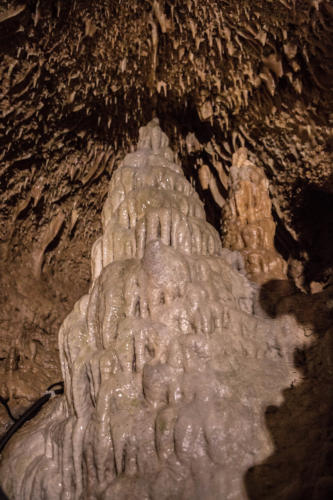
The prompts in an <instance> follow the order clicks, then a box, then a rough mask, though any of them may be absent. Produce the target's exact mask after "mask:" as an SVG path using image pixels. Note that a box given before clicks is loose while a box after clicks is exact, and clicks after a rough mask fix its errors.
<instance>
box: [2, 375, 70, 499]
mask: <svg viewBox="0 0 333 500" xmlns="http://www.w3.org/2000/svg"><path fill="white" fill-rule="evenodd" d="M57 386H58V389H54V387H57ZM63 392H64V383H63V382H57V383H55V384H52V385H50V386H49V387H48V388H47V390H46V392H45V394H44V396H42V397H41V398H39V399H37V401H35V402H34V403H33V404H32V405H31V406H30V407H29V408H28V409H27V410H26V411H25V412H24V413H23V415H21V416H20V418H18V419H17V420H16V421H15V423H14V424H13V425H12V426H11V427H10V428H9V429H8V431H7V432H6V433H5V434H4V435H3V436H2V437H1V438H0V453H1V452H2V450H3V449H4V447H5V446H6V444H7V442H8V441H9V440H10V438H11V437H12V436H13V435H14V434H15V432H16V431H18V430H19V429H20V427H22V425H23V424H25V422H27V421H28V420H31V419H32V418H33V417H34V416H35V415H37V413H38V412H39V410H40V409H41V408H42V406H43V405H44V404H45V403H46V402H47V401H48V400H49V399H50V397H51V396H54V395H56V394H63ZM6 404H7V403H6ZM8 409H9V408H8ZM9 411H10V410H9ZM0 493H1V492H0ZM0 498H1V497H0Z"/></svg>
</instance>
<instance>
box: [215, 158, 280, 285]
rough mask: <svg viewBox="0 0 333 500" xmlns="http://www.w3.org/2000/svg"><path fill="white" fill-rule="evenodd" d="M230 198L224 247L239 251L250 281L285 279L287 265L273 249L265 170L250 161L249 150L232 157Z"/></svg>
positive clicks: (226, 210)
mask: <svg viewBox="0 0 333 500" xmlns="http://www.w3.org/2000/svg"><path fill="white" fill-rule="evenodd" d="M228 194H229V196H228V200H227V203H226V204H225V205H224V207H223V219H222V231H223V235H224V237H223V243H224V245H225V246H226V247H228V248H230V249H231V250H237V251H239V252H240V253H241V254H242V256H243V258H244V263H245V269H246V272H247V276H248V277H249V279H251V280H252V281H254V282H256V283H265V282H267V281H269V280H271V279H285V278H286V263H285V262H284V260H283V259H282V257H281V256H280V255H279V254H278V253H277V251H276V250H275V247H274V236H275V223H274V220H273V216H272V204H271V200H270V198H269V192H268V180H267V178H266V176H265V173H264V172H263V170H262V169H260V168H258V167H256V166H255V165H254V164H253V163H252V162H250V161H249V160H248V159H247V149H246V148H239V149H238V151H237V152H236V153H234V155H233V162H232V167H231V169H230V178H229V193H228Z"/></svg>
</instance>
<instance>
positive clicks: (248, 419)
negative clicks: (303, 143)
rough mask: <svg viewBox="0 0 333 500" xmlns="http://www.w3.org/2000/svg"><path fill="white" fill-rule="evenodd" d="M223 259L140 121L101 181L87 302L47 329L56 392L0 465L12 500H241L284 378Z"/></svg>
mask: <svg viewBox="0 0 333 500" xmlns="http://www.w3.org/2000/svg"><path fill="white" fill-rule="evenodd" d="M263 182H264V181H263ZM246 186H247V185H246ZM244 189H245V186H244ZM241 200H243V199H242V198H241ZM264 201H265V200H264ZM251 206H252V205H251ZM258 208H260V209H261V208H262V206H261V205H260V207H258ZM264 208H265V209H266V212H267V214H268V212H269V207H268V206H267V207H266V206H265V207H264ZM237 210H238V208H237ZM240 213H241V214H242V213H243V212H242V211H240ZM251 214H253V212H251ZM254 217H255V214H254ZM255 220H256V218H255ZM224 255H225V256H226V258H230V252H229V251H224V250H223V249H222V247H221V243H220V239H219V236H218V233H217V232H216V231H215V229H214V228H213V227H212V226H210V225H209V224H208V223H207V222H206V221H205V214H204V210H203V207H202V203H201V202H200V200H199V198H198V196H197V194H196V193H195V191H194V189H193V188H192V186H191V185H190V183H189V182H187V180H186V179H185V177H184V176H183V174H182V170H181V168H180V166H179V165H177V164H176V163H175V162H174V158H173V153H172V151H171V150H170V148H169V147H168V139H167V137H166V135H165V134H164V133H163V132H162V131H161V129H160V128H159V126H158V120H153V121H152V122H150V123H149V124H148V125H147V126H146V127H143V128H142V129H140V137H139V143H138V147H137V150H136V151H135V152H133V153H130V154H128V155H127V156H126V157H125V159H124V161H123V163H122V165H121V166H120V167H119V168H118V170H117V171H116V172H115V174H114V175H113V178H112V180H111V183H110V189H109V193H108V197H107V200H106V202H105V205H104V209H103V236H102V237H101V238H99V239H98V240H97V242H96V243H95V245H94V247H93V250H92V274H93V279H92V285H91V289H90V292H89V294H88V295H85V296H83V297H82V298H81V299H80V300H79V301H78V302H77V304H76V305H75V307H74V309H73V311H72V312H71V313H70V314H69V315H68V316H67V318H66V319H65V321H64V322H63V325H62V327H61V329H60V332H59V349H60V358H61V366H62V372H63V377H64V382H65V395H64V396H63V397H61V398H57V399H54V400H53V402H51V403H50V404H49V406H48V407H47V408H46V409H45V410H44V411H43V413H42V414H41V415H40V416H38V417H37V418H36V419H35V420H34V421H32V422H31V423H29V424H27V425H26V426H25V427H24V428H23V429H22V430H21V431H20V432H19V433H18V434H17V436H16V437H15V438H13V440H12V442H11V443H10V445H8V448H7V449H6V452H5V454H4V457H3V459H2V462H1V466H0V482H1V484H2V487H3V488H4V490H5V492H6V493H7V494H8V496H9V497H10V498H11V499H20V500H23V499H32V498H36V499H37V498H47V499H48V500H53V499H79V498H80V499H95V498H96V499H97V498H99V499H100V498H105V499H107V498H116V499H117V500H120V499H128V498H133V499H139V498H140V499H148V498H152V499H159V500H161V499H167V498H175V499H196V498H198V499H199V498H205V499H216V498H223V499H226V500H228V499H230V500H231V499H237V500H239V499H242V498H246V494H245V490H244V487H243V475H244V473H245V472H246V470H247V469H248V468H249V467H250V466H252V465H254V464H255V463H256V462H257V461H260V460H262V459H264V458H265V457H266V456H267V455H268V454H269V453H270V452H271V450H272V448H271V443H270V441H269V438H268V436H267V434H266V430H265V426H264V422H263V409H264V408H265V407H266V405H267V404H278V403H279V402H280V401H281V389H282V388H283V387H285V386H286V385H287V384H289V383H290V382H291V380H292V376H294V374H292V370H291V365H292V363H291V348H290V346H289V342H290V340H289V338H290V332H289V330H288V326H289V323H288V321H287V320H283V321H282V320H279V321H277V320H269V319H265V318H262V317H260V316H259V315H258V314H255V311H254V299H255V297H254V296H255V289H254V288H253V287H252V285H251V284H250V282H249V281H248V280H247V279H246V278H245V277H244V276H243V275H242V274H240V273H239V272H238V271H237V270H236V269H234V268H233V267H232V266H231V265H230V264H228V262H227V260H226V258H225V257H224ZM236 260H237V259H236Z"/></svg>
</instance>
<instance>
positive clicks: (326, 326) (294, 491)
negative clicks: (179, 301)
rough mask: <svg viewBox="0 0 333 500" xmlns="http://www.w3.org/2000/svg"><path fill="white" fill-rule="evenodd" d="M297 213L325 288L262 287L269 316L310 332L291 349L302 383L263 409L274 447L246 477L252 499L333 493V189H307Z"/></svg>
mask: <svg viewBox="0 0 333 500" xmlns="http://www.w3.org/2000/svg"><path fill="white" fill-rule="evenodd" d="M295 215H296V216H297V217H298V219H299V230H300V239H299V242H300V246H301V248H302V249H304V250H305V251H306V253H307V255H308V259H307V262H306V263H305V268H304V274H305V280H306V282H307V283H310V282H311V281H316V282H317V283H318V282H320V284H321V287H319V291H318V292H317V293H314V294H306V293H303V292H300V291H299V290H298V289H296V288H295V287H294V285H293V284H292V283H291V282H290V281H287V280H286V281H283V280H282V281H277V280H272V281H270V282H268V283H266V284H265V285H263V286H262V288H261V290H260V305H261V307H262V308H263V310H264V311H265V313H266V314H268V315H269V316H270V317H272V318H274V317H276V318H278V317H279V316H282V315H283V314H291V315H293V316H294V318H295V319H296V321H297V323H298V324H299V325H301V326H302V327H303V328H304V329H305V332H307V335H309V337H308V338H305V340H306V341H308V342H305V343H304V345H303V346H300V347H298V348H296V349H295V352H294V364H295V367H297V368H298V371H299V373H300V375H301V382H298V383H297V384H296V385H295V386H293V385H292V386H290V387H288V388H285V390H284V391H283V396H284V401H283V403H282V404H281V406H279V407H275V406H270V407H267V408H266V412H265V420H266V426H267V429H268V431H269V433H270V436H271V438H272V441H273V444H274V453H273V454H272V455H271V456H270V457H269V458H268V459H267V460H265V461H264V462H263V463H261V464H258V465H256V466H254V467H252V468H251V469H249V470H248V472H247V474H246V475H245V478H244V481H245V486H246V491H247V494H248V497H249V499H250V500H307V499H311V500H328V499H331V498H333V418H332V416H333V390H332V387H333V282H332V268H333V231H332V229H333V194H332V193H331V192H329V191H325V190H323V191H320V190H318V189H315V188H312V187H308V188H307V189H305V190H304V196H303V199H302V203H301V204H300V205H299V207H298V208H297V210H296V212H295ZM305 288H307V289H309V287H307V286H305Z"/></svg>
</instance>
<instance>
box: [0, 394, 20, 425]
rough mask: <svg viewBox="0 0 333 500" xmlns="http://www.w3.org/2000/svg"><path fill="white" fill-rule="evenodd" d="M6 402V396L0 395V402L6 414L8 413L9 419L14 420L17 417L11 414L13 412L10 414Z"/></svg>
mask: <svg viewBox="0 0 333 500" xmlns="http://www.w3.org/2000/svg"><path fill="white" fill-rule="evenodd" d="M7 402H8V398H7V399H5V398H3V397H2V396H0V403H1V404H2V406H4V407H5V408H6V411H7V413H8V415H9V418H10V419H11V420H13V422H16V420H17V419H16V418H15V417H14V415H13V414H12V412H11V411H10V408H9V406H8V404H7Z"/></svg>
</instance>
